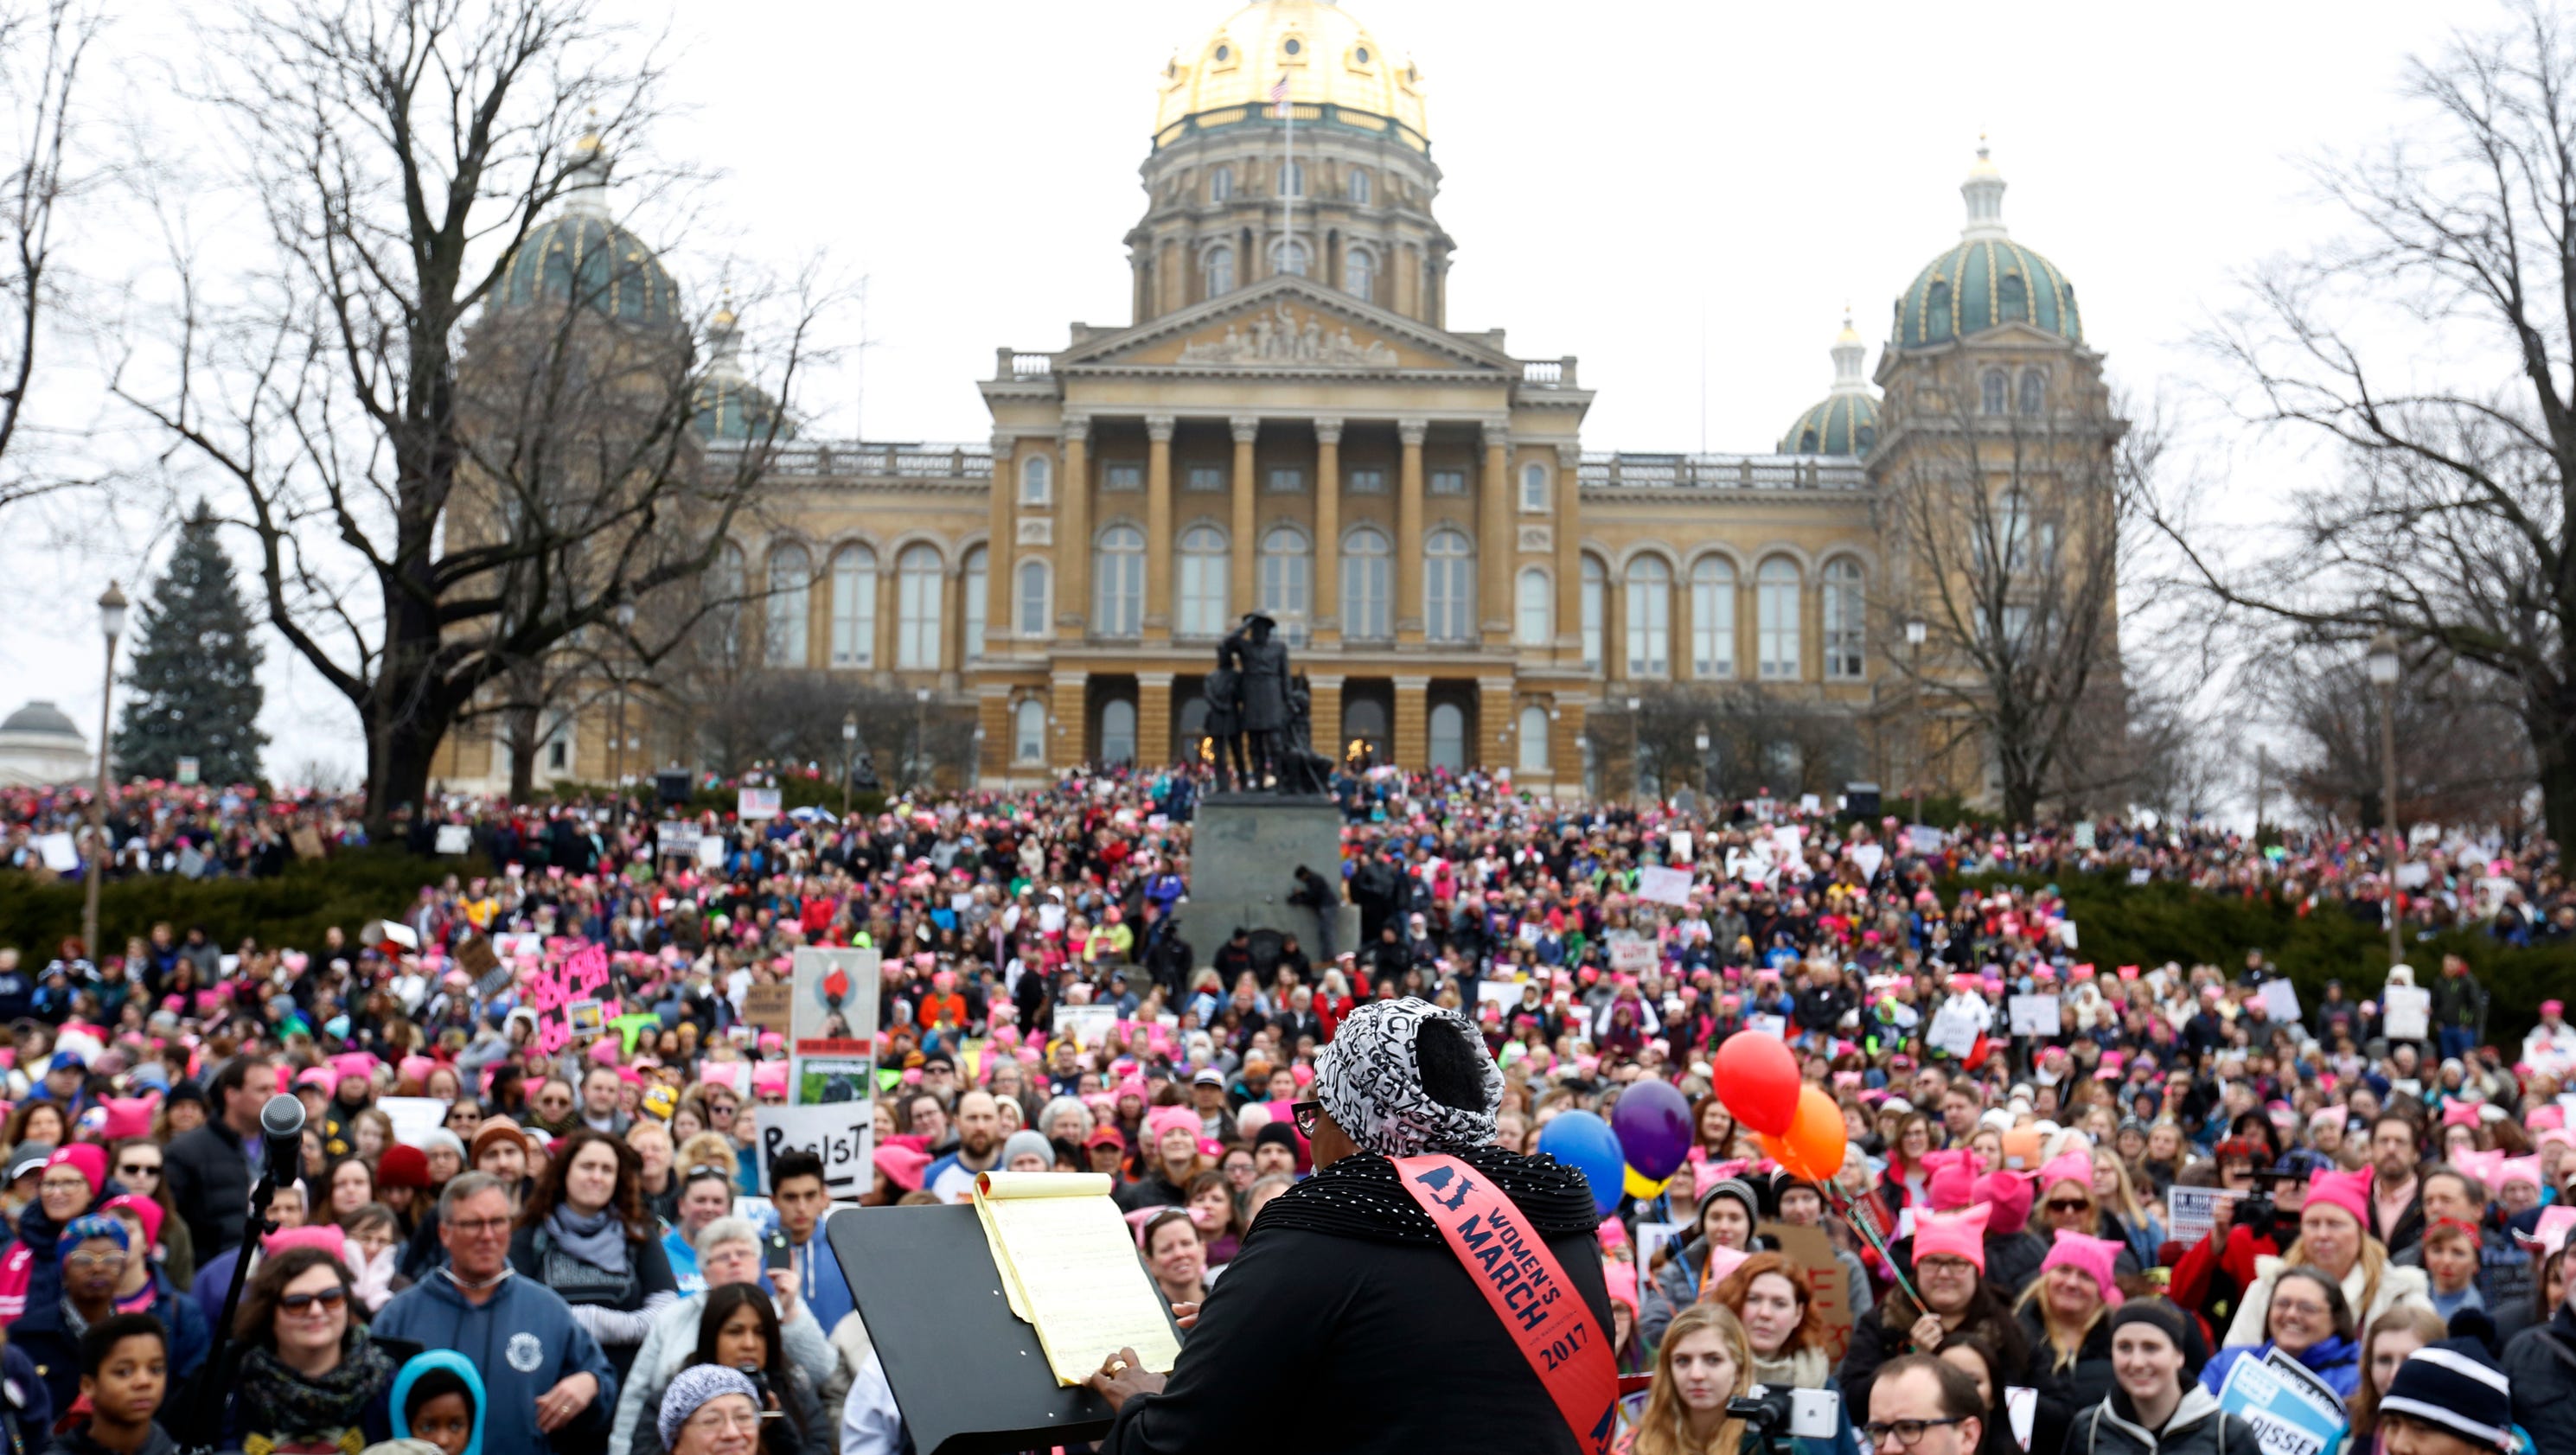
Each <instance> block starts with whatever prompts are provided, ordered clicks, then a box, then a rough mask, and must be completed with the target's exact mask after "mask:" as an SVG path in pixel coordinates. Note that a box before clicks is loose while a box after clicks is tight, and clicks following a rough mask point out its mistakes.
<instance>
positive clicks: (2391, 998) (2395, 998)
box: [2379, 985, 2433, 1041]
mask: <svg viewBox="0 0 2576 1455" xmlns="http://www.w3.org/2000/svg"><path fill="white" fill-rule="evenodd" d="M2379 1014H2380V1017H2381V1019H2380V1029H2381V1030H2382V1031H2384V1032H2385V1033H2386V1034H2387V1036H2388V1039H2390V1040H2392V1041H2428V1040H2431V1039H2432V1038H2433V992H2431V991H2429V990H2425V989H2422V988H2421V987H2418V986H2413V985H2391V986H2389V987H2388V988H2387V989H2386V990H2384V991H2382V992H2380V996H2379Z"/></svg>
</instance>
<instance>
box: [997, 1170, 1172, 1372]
mask: <svg viewBox="0 0 2576 1455" xmlns="http://www.w3.org/2000/svg"><path fill="white" fill-rule="evenodd" d="M975 1216H976V1218H977V1220H979V1221H980V1222H982V1223H983V1225H984V1238H985V1241H986V1242H987V1243H989V1244H990V1245H991V1247H992V1250H993V1267H994V1268H995V1269H996V1270H997V1271H999V1272H1000V1274H1001V1275H1002V1288H1003V1291H1004V1293H1005V1294H1006V1295H1008V1297H1009V1298H1010V1301H1011V1312H1012V1313H1014V1314H1016V1315H1018V1316H1019V1317H1020V1318H1022V1319H1024V1320H1026V1321H1028V1323H1030V1324H1031V1325H1032V1326H1034V1327H1035V1328H1036V1329H1037V1331H1038V1344H1039V1346H1040V1347H1042V1348H1043V1349H1045V1350H1046V1356H1047V1364H1048V1366H1049V1367H1050V1368H1052V1369H1053V1370H1054V1371H1055V1379H1056V1383H1058V1384H1062V1385H1076V1384H1080V1383H1082V1382H1083V1381H1084V1380H1085V1379H1088V1378H1089V1377H1091V1375H1092V1374H1093V1373H1094V1372H1096V1371H1097V1370H1098V1369H1099V1368H1100V1365H1101V1361H1103V1360H1105V1359H1107V1358H1108V1357H1109V1356H1110V1355H1112V1354H1115V1353H1117V1352H1118V1351H1119V1350H1120V1349H1133V1350H1135V1351H1136V1354H1137V1357H1138V1359H1139V1360H1140V1361H1141V1362H1142V1363H1143V1365H1144V1367H1145V1368H1146V1369H1147V1370H1148V1371H1150V1372H1152V1373H1156V1374H1163V1373H1168V1372H1169V1371H1170V1370H1171V1367H1172V1361H1173V1360H1175V1359H1177V1358H1178V1357H1179V1356H1180V1352H1181V1346H1180V1340H1179V1339H1178V1337H1177V1336H1175V1335H1174V1333H1173V1331H1172V1321H1171V1317H1170V1315H1168V1314H1166V1313H1165V1312H1164V1311H1163V1302H1162V1300H1161V1299H1160V1298H1159V1297H1157V1296H1156V1294H1155V1292H1154V1285H1153V1282H1152V1281H1151V1280H1150V1279H1148V1278H1147V1277H1146V1276H1145V1266H1144V1264H1143V1263H1141V1262H1139V1261H1138V1260H1137V1257H1136V1240H1135V1239H1134V1238H1133V1237H1131V1236H1130V1235H1129V1234H1128V1231H1127V1221H1126V1219H1124V1218H1122V1217H1120V1216H1119V1215H1118V1205H1117V1204H1116V1203H1114V1202H1111V1201H1110V1200H1109V1179H1108V1178H1107V1177H1106V1176H1103V1175H1100V1174H1098V1173H1090V1172H1079V1173H1077V1172H987V1173H985V1174H983V1175H982V1176H981V1177H979V1178H977V1179H976V1181H975Z"/></svg>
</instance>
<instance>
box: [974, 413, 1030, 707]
mask: <svg viewBox="0 0 2576 1455" xmlns="http://www.w3.org/2000/svg"><path fill="white" fill-rule="evenodd" d="M1018 444H1019V440H1018V437H1017V436H1014V435H1007V434H1001V433H998V432H996V433H995V434H994V436H993V499H992V502H991V504H992V511H991V524H990V526H989V529H988V531H987V534H986V537H985V539H986V541H987V542H988V544H987V545H986V546H985V548H984V640H983V641H980V642H969V643H967V644H966V655H967V656H969V657H972V656H974V655H976V654H977V653H979V652H980V653H982V654H983V655H985V656H987V657H991V656H998V655H1000V653H998V652H997V651H995V650H994V647H995V645H996V644H998V643H1000V642H1003V641H1008V640H1009V639H1010V638H1011V637H1012V636H1014V635H1015V634H1017V632H1018V631H1019V628H1020V617H1019V611H1018V609H1017V608H1018V606H1019V603H1018V602H1017V601H1016V600H1014V599H1013V597H1012V594H1011V593H1012V591H1013V589H1014V588H1013V586H1012V583H1013V582H1014V581H1016V580H1017V579H1018V578H1019V571H1020V563H1019V520H1018V512H1019V507H1020V471H1019V461H1018V460H1017V459H1015V458H1013V452H1014V450H1015V449H1016V448H1017V447H1018ZM986 736H987V737H988V738H989V737H990V736H991V734H989V733H987V734H986Z"/></svg>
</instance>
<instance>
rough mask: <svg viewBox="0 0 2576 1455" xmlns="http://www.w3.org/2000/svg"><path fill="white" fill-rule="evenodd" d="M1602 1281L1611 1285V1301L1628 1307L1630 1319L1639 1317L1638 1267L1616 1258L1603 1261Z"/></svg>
mask: <svg viewBox="0 0 2576 1455" xmlns="http://www.w3.org/2000/svg"><path fill="white" fill-rule="evenodd" d="M1601 1281H1602V1282H1603V1283H1606V1284H1608V1285H1610V1301H1611V1302H1612V1303H1624V1304H1626V1305H1627V1306H1628V1317H1630V1318H1632V1319H1633V1318H1635V1317H1636V1316H1637V1265H1636V1264H1634V1263H1622V1262H1620V1261H1619V1260H1618V1259H1616V1258H1604V1259H1602V1260H1601Z"/></svg>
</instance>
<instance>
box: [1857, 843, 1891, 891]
mask: <svg viewBox="0 0 2576 1455" xmlns="http://www.w3.org/2000/svg"><path fill="white" fill-rule="evenodd" d="M1851 857H1852V862H1853V863H1855V864H1858V865H1859V866H1860V877H1861V881H1862V882H1863V883H1867V882H1869V881H1871V880H1874V879H1876V878H1877V877H1878V866H1879V865H1881V864H1884V863H1886V862H1887V850H1885V849H1883V848H1880V847H1879V846H1878V845H1876V844H1854V845H1852V851H1851Z"/></svg>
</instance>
